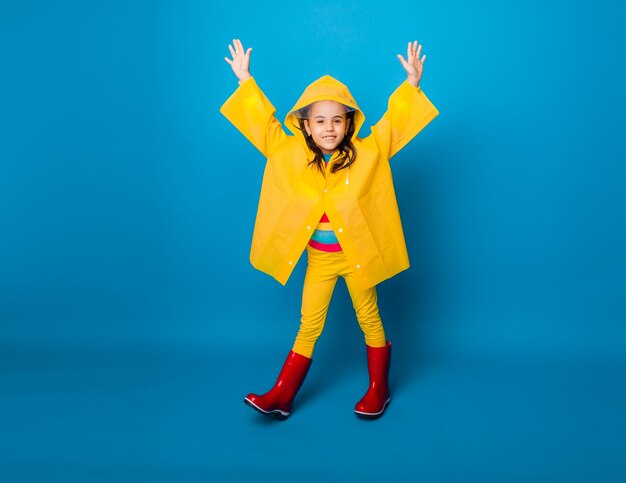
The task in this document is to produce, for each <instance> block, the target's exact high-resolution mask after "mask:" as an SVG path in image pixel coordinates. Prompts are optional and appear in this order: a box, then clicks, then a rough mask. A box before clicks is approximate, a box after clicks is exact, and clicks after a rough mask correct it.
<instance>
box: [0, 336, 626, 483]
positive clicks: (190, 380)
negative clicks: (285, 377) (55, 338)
mask: <svg viewBox="0 0 626 483" xmlns="http://www.w3.org/2000/svg"><path fill="white" fill-rule="evenodd" d="M1 354H2V356H1V362H2V365H1V367H2V372H1V374H0V404H1V407H0V409H1V413H0V414H1V415H0V423H1V426H0V430H1V433H2V435H1V437H0V441H1V442H2V443H1V447H0V473H1V474H2V477H1V478H0V480H1V481H2V482H4V483H10V482H11V483H12V482H68V483H69V482H81V483H84V482H100V481H102V482H104V481H116V482H126V481H128V482H131V481H132V482H143V481H145V482H161V481H182V482H195V481H203V482H206V481H216V482H217V481H219V482H221V481H244V479H251V478H254V481H276V479H277V477H281V478H283V477H284V478H289V479H290V481H298V482H309V481H310V482H320V481H324V480H325V481H357V480H356V479H357V478H358V479H359V481H421V482H430V481H432V482H441V481H455V482H456V481H472V482H473V481H477V482H509V481H511V482H513V481H515V482H530V481H533V482H534V481H545V482H605V481H606V482H609V481H610V482H617V481H626V463H625V462H624V461H625V460H624V455H626V438H625V437H624V435H625V434H626V417H625V408H626V390H625V388H624V381H626V367H623V366H622V367H615V366H612V365H608V364H594V363H592V362H591V363H589V362H586V363H571V362H570V363H554V362H552V363H547V362H545V363H534V364H521V363H509V364H507V363H503V362H502V361H500V362H498V363H494V362H489V361H483V362H476V361H473V362H472V361H464V362H461V361H457V362H455V363H452V362H447V363H446V362H440V363H432V362H431V363H424V364H423V365H422V366H421V367H417V368H414V370H411V371H406V370H404V371H400V370H396V371H395V372H394V371H393V362H392V377H391V384H392V390H393V399H392V402H391V405H390V406H389V408H388V410H387V412H386V414H385V416H384V417H383V418H382V419H379V420H375V421H367V420H365V421H364V420H360V419H357V418H356V417H355V416H354V414H353V413H352V408H353V405H354V403H355V402H356V400H357V399H358V398H359V397H360V396H361V395H362V393H363V392H364V390H365V388H366V384H367V382H366V380H365V377H366V376H365V358H364V357H363V360H358V361H357V360H355V361H352V362H347V363H344V364H342V365H341V367H333V362H331V361H330V360H329V358H328V357H326V360H314V363H313V366H312V368H311V371H310V373H309V377H308V379H307V380H306V382H305V384H304V386H303V388H302V390H301V391H300V393H299V395H298V398H297V399H296V406H295V408H294V412H293V413H292V415H291V417H290V418H289V419H288V420H287V421H284V422H281V421H278V420H274V419H271V418H267V417H264V416H262V415H260V414H259V413H257V412H255V411H253V410H251V409H250V408H248V407H247V406H245V405H244V404H243V402H242V398H243V396H244V395H245V394H246V393H247V392H248V391H263V390H265V389H268V388H269V385H271V383H273V378H275V376H276V374H277V371H278V370H279V369H280V367H279V366H280V365H281V364H282V359H283V357H282V354H281V356H280V357H279V356H278V355H277V354H268V353H264V352H263V353H262V352H258V353H257V352H252V353H251V352H247V355H242V354H237V353H234V352H233V351H232V349H229V350H226V349H225V348H224V349H223V351H222V350H220V349H218V348H214V349H213V350H209V349H206V350H201V349H198V348H197V346H196V347H194V348H191V347H180V348H179V349H177V350H175V349H174V348H172V347H170V348H164V347H160V348H159V347H151V348H149V347H133V346H128V347H121V346H115V347H104V346H100V347H92V348H89V347H82V348H81V349H80V350H78V349H76V348H72V347H66V348H57V349H50V348H48V349H44V348H41V347H38V348H37V347H16V346H12V347H10V348H9V347H4V348H3V350H2V352H1ZM285 355H286V354H285ZM396 359H400V361H398V360H396V361H395V362H396V365H398V366H400V365H401V359H402V353H401V352H400V354H399V355H398V356H397V357H396ZM347 478H348V479H347Z"/></svg>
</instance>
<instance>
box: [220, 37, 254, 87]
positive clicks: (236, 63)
mask: <svg viewBox="0 0 626 483" xmlns="http://www.w3.org/2000/svg"><path fill="white" fill-rule="evenodd" d="M233 45H234V46H235V47H234V48H233V46H232V45H230V44H229V45H228V50H230V54H231V55H232V56H233V58H232V60H231V59H229V58H228V57H224V60H225V61H226V62H228V63H229V64H230V66H231V67H232V68H233V72H234V73H235V75H236V76H237V79H239V81H240V82H243V81H246V80H248V79H249V78H250V77H251V76H250V52H252V47H249V48H248V50H247V51H246V50H244V48H243V44H242V43H241V40H239V39H233Z"/></svg>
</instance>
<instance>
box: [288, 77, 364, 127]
mask: <svg viewBox="0 0 626 483" xmlns="http://www.w3.org/2000/svg"><path fill="white" fill-rule="evenodd" d="M317 101H336V102H339V103H340V104H343V105H344V106H347V107H348V108H350V110H354V111H355V113H354V134H353V135H352V139H354V138H355V137H356V135H357V133H358V132H359V129H360V128H361V126H362V125H363V122H364V121H365V116H364V115H363V112H361V109H359V106H358V105H357V103H356V101H355V100H354V97H352V94H350V91H349V90H348V87H347V86H345V85H344V84H342V83H341V82H339V81H338V80H337V79H335V78H333V77H331V76H329V75H325V76H323V77H320V78H319V79H317V80H316V81H315V82H313V83H312V84H310V85H309V86H308V87H307V88H306V89H305V90H304V92H303V93H302V95H301V96H300V99H298V102H296V105H295V106H293V108H292V109H291V110H290V111H289V114H287V117H286V118H285V126H287V129H289V130H290V131H291V132H292V133H293V134H294V135H296V136H299V137H301V138H303V139H304V136H303V135H302V132H301V131H300V125H299V123H298V116H297V115H295V112H296V111H298V110H300V109H302V108H303V107H306V106H308V105H310V104H313V103H314V102H317Z"/></svg>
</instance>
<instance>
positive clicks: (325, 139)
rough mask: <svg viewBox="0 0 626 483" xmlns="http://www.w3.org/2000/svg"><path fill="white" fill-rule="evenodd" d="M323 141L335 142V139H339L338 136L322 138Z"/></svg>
mask: <svg viewBox="0 0 626 483" xmlns="http://www.w3.org/2000/svg"><path fill="white" fill-rule="evenodd" d="M322 139H323V140H324V141H334V140H335V139H337V136H322Z"/></svg>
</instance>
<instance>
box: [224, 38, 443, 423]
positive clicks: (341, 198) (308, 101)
mask: <svg viewBox="0 0 626 483" xmlns="http://www.w3.org/2000/svg"><path fill="white" fill-rule="evenodd" d="M228 48H229V50H230V53H231V55H232V59H230V58H228V57H225V60H226V62H228V64H230V66H231V67H232V69H233V72H234V73H235V75H236V76H237V77H238V79H239V87H238V88H237V90H236V91H235V92H234V93H233V94H232V95H231V96H230V98H229V99H228V100H227V101H226V102H225V103H224V105H223V106H222V107H221V109H220V112H221V113H222V114H223V115H224V116H226V118H227V119H228V120H229V121H230V122H232V123H233V124H234V125H235V127H236V128H237V129H239V131H241V133H242V134H243V135H244V136H246V138H248V140H249V141H250V142H251V143H252V144H254V146H256V147H257V148H258V149H259V150H260V151H261V153H262V154H263V155H264V156H265V157H266V158H267V163H266V166H265V173H264V175H263V184H262V187H261V196H260V199H259V207H258V211H257V218H256V223H255V226H254V234H253V237H252V248H251V252H250V261H251V262H252V265H253V266H254V267H255V268H257V269H258V270H261V271H263V272H265V273H267V274H269V275H271V276H273V277H274V278H275V279H276V280H278V281H279V282H280V283H281V284H283V285H284V284H285V283H286V282H287V280H288V279H289V276H290V275H291V272H292V271H293V269H294V267H295V265H296V262H297V261H298V259H299V258H300V255H301V254H302V252H303V251H304V249H305V248H306V250H307V255H308V265H307V269H306V275H305V278H304V288H303V291H302V314H301V315H302V317H301V322H300V330H299V332H298V334H297V336H296V340H295V343H294V346H293V348H292V350H291V351H290V352H289V355H288V357H287V360H286V361H285V364H284V366H283V368H282V370H281V372H280V374H279V376H278V379H277V381H276V384H275V385H274V387H273V388H272V389H271V390H270V391H269V392H267V393H266V394H263V395H257V394H248V396H246V398H245V399H244V402H245V403H246V404H248V405H249V406H251V407H252V408H254V409H256V410H258V411H260V412H261V413H263V414H273V415H275V416H277V417H278V418H280V419H286V418H287V417H288V416H289V414H290V413H291V409H292V403H293V399H294V397H295V395H296V393H297V391H298V390H299V389H300V386H301V385H302V383H303V381H304V378H305V377H306V374H307V372H308V370H309V367H310V365H311V360H312V359H311V358H312V355H313V349H314V346H315V342H316V341H317V338H318V337H319V335H320V334H321V333H322V329H323V327H324V322H325V320H326V313H327V311H328V306H329V303H330V299H331V296H332V293H333V289H334V287H335V283H336V282H337V278H338V277H339V276H341V277H343V278H344V280H345V281H346V285H347V287H348V291H349V292H350V297H351V298H352V304H353V306H354V309H355V311H356V316H357V320H358V322H359V325H360V326H361V329H362V330H363V333H364V335H365V344H366V353H367V363H368V370H369V378H370V384H369V388H368V390H367V392H366V394H365V396H364V397H363V398H362V399H361V400H360V401H359V402H358V403H357V404H356V407H355V410H354V411H355V413H356V414H357V415H358V416H362V417H369V418H375V417H378V416H381V415H382V414H383V412H384V411H385V408H386V407H387V405H388V404H389V401H390V394H389V387H388V384H387V379H388V375H389V364H390V358H391V343H390V342H388V341H387V339H386V337H385V331H384V329H383V325H382V322H381V319H380V316H379V313H378V303H377V298H376V285H377V284H378V283H380V282H382V281H383V280H386V279H388V278H390V277H392V276H394V275H395V274H397V273H398V272H401V271H402V270H406V269H407V268H408V267H409V259H408V255H407V250H406V244H405V241H404V234H403V231H402V224H401V221H400V215H399V212H398V206H397V202H396V196H395V192H394V187H393V181H392V176H391V169H390V165H389V159H390V158H391V157H392V156H393V155H394V154H396V153H397V152H398V151H399V150H400V149H402V148H403V147H404V146H405V145H406V144H407V143H408V142H409V141H410V140H411V139H412V138H413V137H414V136H415V135H417V133H419V132H420V131H421V130H422V129H423V128H424V127H425V126H426V125H427V124H428V123H429V122H430V121H431V120H432V119H433V118H435V117H436V116H437V115H438V114H439V111H437V109H436V108H435V107H434V106H433V105H432V104H431V102H430V101H429V100H428V98H427V97H426V95H425V94H424V93H423V92H422V90H421V89H420V87H419V82H420V79H421V77H422V72H423V70H424V61H425V60H426V56H425V55H424V56H423V57H422V58H421V59H420V52H421V49H422V47H421V45H419V44H418V43H417V41H415V42H413V43H411V42H409V44H408V47H407V58H406V59H404V57H403V56H402V55H398V59H399V60H400V63H401V64H402V67H404V69H405V70H406V73H407V80H406V81H405V82H403V83H402V84H401V85H400V86H399V87H398V88H397V89H396V90H395V92H394V93H393V94H392V95H391V97H390V98H389V104H388V109H387V112H386V113H385V114H384V115H383V117H382V118H381V119H380V120H379V121H378V122H377V123H376V125H374V126H373V127H372V128H371V129H372V133H371V134H370V135H368V136H367V137H364V138H360V137H358V136H357V133H358V132H359V129H360V128H361V126H362V124H363V121H364V120H365V116H364V115H363V113H362V112H361V110H360V109H359V107H358V106H357V104H356V102H355V101H354V99H353V98H352V95H351V94H350V92H349V91H348V88H347V87H346V86H345V85H343V84H342V83H340V82H339V81H337V80H335V79H333V78H332V77H330V76H328V75H326V76H323V77H321V78H320V79H318V80H316V81H315V82H313V83H312V84H311V85H309V86H308V87H307V88H306V89H305V91H304V93H303V94H302V96H301V97H300V99H299V100H298V102H296V105H295V106H294V107H293V109H292V110H291V111H290V112H289V113H288V115H287V117H286V119H285V125H286V126H287V128H288V129H289V130H290V131H291V133H292V134H293V136H290V135H288V134H287V133H286V132H285V131H284V130H283V127H282V125H281V124H280V122H279V121H278V120H277V119H276V117H275V116H274V113H275V111H276V109H275V108H274V106H272V104H271V103H270V101H269V100H268V99H267V98H266V97H265V95H264V94H263V92H262V91H261V90H260V89H259V87H258V85H257V84H256V81H255V79H254V78H253V77H252V76H251V75H250V70H249V65H250V52H251V51H252V49H251V48H249V49H248V50H247V51H245V50H244V47H243V45H242V43H241V41H240V40H237V39H235V40H233V45H232V46H231V45H229V46H228Z"/></svg>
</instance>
